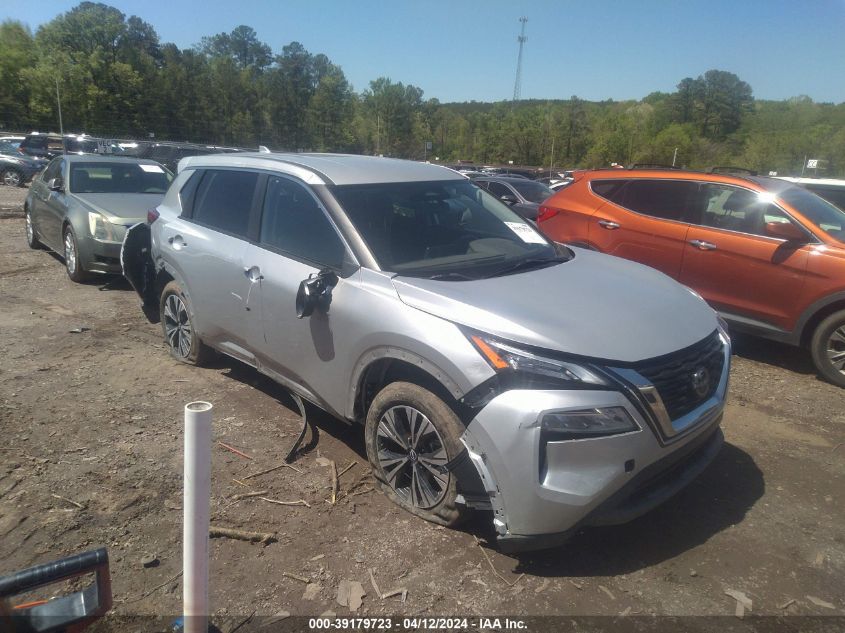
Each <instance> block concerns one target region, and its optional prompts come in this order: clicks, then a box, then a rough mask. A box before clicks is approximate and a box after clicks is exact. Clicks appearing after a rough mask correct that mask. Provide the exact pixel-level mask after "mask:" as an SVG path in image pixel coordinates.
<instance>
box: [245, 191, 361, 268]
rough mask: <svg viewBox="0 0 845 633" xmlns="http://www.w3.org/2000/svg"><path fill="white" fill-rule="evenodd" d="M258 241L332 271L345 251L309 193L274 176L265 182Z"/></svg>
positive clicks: (337, 266)
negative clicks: (327, 267)
mask: <svg viewBox="0 0 845 633" xmlns="http://www.w3.org/2000/svg"><path fill="white" fill-rule="evenodd" d="M259 239H260V242H261V244H263V245H265V246H269V247H271V248H273V249H277V250H280V251H282V252H284V253H288V254H290V255H292V256H294V257H296V258H301V259H306V260H308V261H311V262H314V263H315V264H318V265H320V266H329V267H332V268H340V267H341V266H342V264H343V259H344V255H345V252H346V249H345V247H344V244H343V241H342V240H341V239H340V236H339V235H338V233H337V231H336V230H335V228H334V225H333V224H332V223H331V221H330V220H329V218H328V217H327V216H326V214H325V213H324V212H323V210H322V209H321V208H320V206H319V205H318V204H317V201H316V199H315V198H314V196H313V195H311V192H309V191H308V189H306V188H305V187H304V186H302V185H300V184H299V183H296V182H294V181H292V180H288V179H286V178H280V177H278V176H273V177H271V178H270V179H269V180H268V181H267V193H266V195H265V196H264V209H263V211H262V214H261V234H260V238H259Z"/></svg>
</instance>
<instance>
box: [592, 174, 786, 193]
mask: <svg viewBox="0 0 845 633" xmlns="http://www.w3.org/2000/svg"><path fill="white" fill-rule="evenodd" d="M584 175H585V176H586V177H588V178H590V179H595V180H598V179H602V180H603V179H607V180H630V179H639V180H646V179H650V178H660V179H674V180H693V181H697V182H701V181H706V182H719V183H723V184H734V185H735V184H739V183H745V185H746V186H748V183H751V184H753V185H756V186H757V187H760V188H761V189H763V190H765V191H769V192H772V193H776V194H779V193H780V192H782V191H784V190H786V189H789V188H790V187H794V186H795V185H794V184H793V183H791V182H788V181H786V180H783V179H779V178H772V177H769V176H754V175H749V174H742V173H728V172H724V171H720V172H712V171H696V170H693V169H673V168H668V169H657V168H649V169H613V168H605V169H591V170H587V171H585V172H584Z"/></svg>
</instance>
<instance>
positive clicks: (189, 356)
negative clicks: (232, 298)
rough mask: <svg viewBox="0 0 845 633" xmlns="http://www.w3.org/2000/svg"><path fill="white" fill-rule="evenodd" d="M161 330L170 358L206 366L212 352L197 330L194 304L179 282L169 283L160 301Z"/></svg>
mask: <svg viewBox="0 0 845 633" xmlns="http://www.w3.org/2000/svg"><path fill="white" fill-rule="evenodd" d="M159 311H160V312H159V313H160V315H161V331H162V334H164V344H165V345H167V349H168V351H169V352H170V355H171V356H172V357H173V358H174V359H175V360H178V361H179V362H180V363H186V364H188V365H202V364H203V363H205V362H206V361H207V360H208V359H209V357H210V356H211V355H212V350H211V348H210V347H208V346H207V345H206V344H205V343H203V342H202V339H200V337H199V335H198V334H197V331H196V329H195V328H194V324H193V319H192V318H191V317H192V315H193V311H192V310H191V304H190V302H189V301H188V298H187V297H186V296H185V293H184V292H182V288H181V287H180V286H179V284H178V283H176V282H175V281H171V282H169V283H168V284H167V285H166V286H165V287H164V290H163V291H162V293H161V297H160V299H159Z"/></svg>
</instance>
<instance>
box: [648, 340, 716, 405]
mask: <svg viewBox="0 0 845 633" xmlns="http://www.w3.org/2000/svg"><path fill="white" fill-rule="evenodd" d="M724 346H725V344H724V342H723V341H722V338H721V336H720V335H719V332H718V331H714V332H713V333H712V334H711V335H710V336H708V337H707V338H705V339H703V340H701V341H699V342H698V343H695V344H694V345H691V346H690V347H687V348H685V349H682V350H678V351H677V352H673V353H671V354H667V355H665V356H660V357H658V358H652V359H649V360H646V361H642V362H640V363H637V364H636V365H634V369H635V370H636V371H637V372H638V373H640V374H641V375H642V376H644V377H645V378H647V379H648V380H649V381H650V382H651V384H653V385H654V386H655V388H656V389H657V392H658V393H659V394H660V398H661V400H663V406H665V407H666V412H667V413H668V414H669V418H670V419H672V420H677V419H678V418H680V417H683V416H684V415H686V414H687V413H689V412H690V411H692V410H693V409H695V408H696V407H698V406H699V405H700V404H701V403H702V402H704V401H705V400H707V399H708V398H710V397H712V396H713V394H714V393H716V389H717V388H718V386H719V380H720V378H721V377H722V371H723V369H724V365H725V354H724Z"/></svg>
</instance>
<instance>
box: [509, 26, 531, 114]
mask: <svg viewBox="0 0 845 633" xmlns="http://www.w3.org/2000/svg"><path fill="white" fill-rule="evenodd" d="M519 21H520V22H522V32H521V33H520V34H519V37H517V38H516V41H517V42H519V57H517V58H516V81H515V82H513V100H514V101H518V100H519V97H520V93H521V92H522V47H523V45H524V44H525V40H527V39H528V38H527V37H525V23H526V22H528V18H526V17H522V18H519Z"/></svg>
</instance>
